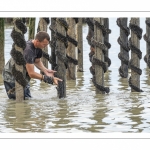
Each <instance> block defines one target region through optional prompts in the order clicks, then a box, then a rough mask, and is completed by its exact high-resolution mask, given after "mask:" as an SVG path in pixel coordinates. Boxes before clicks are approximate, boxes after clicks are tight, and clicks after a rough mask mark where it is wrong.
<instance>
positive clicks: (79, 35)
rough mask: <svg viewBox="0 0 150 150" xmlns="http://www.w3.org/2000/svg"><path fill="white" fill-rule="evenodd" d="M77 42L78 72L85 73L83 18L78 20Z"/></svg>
mask: <svg viewBox="0 0 150 150" xmlns="http://www.w3.org/2000/svg"><path fill="white" fill-rule="evenodd" d="M77 41H78V68H77V71H78V72H83V35H82V18H78V24H77Z"/></svg>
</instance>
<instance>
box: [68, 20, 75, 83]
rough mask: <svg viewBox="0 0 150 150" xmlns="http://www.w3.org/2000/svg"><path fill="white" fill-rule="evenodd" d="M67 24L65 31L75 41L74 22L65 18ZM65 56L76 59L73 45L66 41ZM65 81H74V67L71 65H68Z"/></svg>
mask: <svg viewBox="0 0 150 150" xmlns="http://www.w3.org/2000/svg"><path fill="white" fill-rule="evenodd" d="M67 22H68V25H69V29H68V30H67V34H68V36H69V37H71V38H73V39H76V35H75V25H76V22H75V20H74V19H73V18H67ZM67 54H68V56H70V57H72V58H74V59H76V52H75V45H73V44H72V43H71V42H69V41H68V48H67ZM67 79H68V80H71V79H72V80H75V79H76V65H74V64H73V63H70V62H69V63H68V69H67Z"/></svg>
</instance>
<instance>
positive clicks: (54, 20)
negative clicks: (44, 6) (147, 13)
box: [50, 18, 56, 70]
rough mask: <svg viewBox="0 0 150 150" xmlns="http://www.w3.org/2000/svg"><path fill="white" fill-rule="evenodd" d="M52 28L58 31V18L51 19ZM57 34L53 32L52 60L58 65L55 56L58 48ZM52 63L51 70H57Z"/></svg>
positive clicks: (51, 44) (51, 42)
mask: <svg viewBox="0 0 150 150" xmlns="http://www.w3.org/2000/svg"><path fill="white" fill-rule="evenodd" d="M51 28H52V29H54V30H56V18H51ZM54 35H55V32H51V41H50V46H51V60H52V61H53V62H54V63H55V64H56V55H55V48H56V38H55V36H54ZM54 63H52V65H51V69H52V70H54V69H55V64H54Z"/></svg>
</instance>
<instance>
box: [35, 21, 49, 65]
mask: <svg viewBox="0 0 150 150" xmlns="http://www.w3.org/2000/svg"><path fill="white" fill-rule="evenodd" d="M47 25H48V23H47V22H46V20H45V19H44V18H40V20H39V24H38V29H37V32H39V31H45V32H47ZM43 51H44V52H46V53H48V46H46V47H45V48H43ZM41 61H42V62H43V65H44V66H45V67H46V68H48V61H47V59H46V58H44V57H42V58H41Z"/></svg>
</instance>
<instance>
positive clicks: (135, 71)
mask: <svg viewBox="0 0 150 150" xmlns="http://www.w3.org/2000/svg"><path fill="white" fill-rule="evenodd" d="M139 25H140V19H139V18H131V20H130V24H129V28H130V29H131V38H130V39H129V47H130V49H131V59H130V62H129V65H130V68H131V77H130V78H129V85H130V87H131V92H142V90H141V89H140V75H141V74H142V70H141V69H140V59H141V58H142V52H141V51H140V42H139V40H140V39H141V38H142V31H143V30H142V29H141V28H140V27H139Z"/></svg>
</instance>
